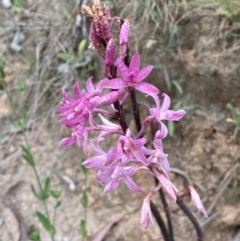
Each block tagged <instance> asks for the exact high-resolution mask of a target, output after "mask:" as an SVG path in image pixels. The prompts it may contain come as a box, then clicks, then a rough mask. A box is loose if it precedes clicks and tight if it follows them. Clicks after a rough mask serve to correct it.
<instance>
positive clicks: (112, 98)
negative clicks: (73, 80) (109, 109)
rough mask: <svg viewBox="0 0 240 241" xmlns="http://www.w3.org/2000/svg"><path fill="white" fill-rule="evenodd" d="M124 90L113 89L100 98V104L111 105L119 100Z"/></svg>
mask: <svg viewBox="0 0 240 241" xmlns="http://www.w3.org/2000/svg"><path fill="white" fill-rule="evenodd" d="M121 92H122V91H112V92H110V93H108V94H106V95H104V96H102V97H101V98H100V101H99V105H104V106H109V105H111V104H113V103H114V102H116V101H117V100H119V98H120V96H121V94H122V93H121Z"/></svg>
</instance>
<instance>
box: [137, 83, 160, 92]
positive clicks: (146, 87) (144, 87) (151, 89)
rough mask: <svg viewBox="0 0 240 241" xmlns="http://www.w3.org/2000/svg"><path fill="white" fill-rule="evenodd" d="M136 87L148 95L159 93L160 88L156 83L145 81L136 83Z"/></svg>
mask: <svg viewBox="0 0 240 241" xmlns="http://www.w3.org/2000/svg"><path fill="white" fill-rule="evenodd" d="M135 89H137V90H139V91H140V92H143V93H145V94H147V95H157V94H158V93H159V90H158V89H157V88H156V87H155V86H154V85H151V84H148V83H143V82H141V83H137V84H136V85H135Z"/></svg>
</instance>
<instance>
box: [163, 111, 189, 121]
mask: <svg viewBox="0 0 240 241" xmlns="http://www.w3.org/2000/svg"><path fill="white" fill-rule="evenodd" d="M185 114H186V111H184V110H177V111H175V110H168V111H165V112H162V113H160V120H169V121H179V120H180V119H181V118H182V117H183V116H184V115H185Z"/></svg>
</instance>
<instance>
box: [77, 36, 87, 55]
mask: <svg viewBox="0 0 240 241" xmlns="http://www.w3.org/2000/svg"><path fill="white" fill-rule="evenodd" d="M86 45H87V40H86V39H83V40H82V41H81V42H80V44H79V45H78V55H79V56H81V55H82V54H83V52H84V50H85V48H86Z"/></svg>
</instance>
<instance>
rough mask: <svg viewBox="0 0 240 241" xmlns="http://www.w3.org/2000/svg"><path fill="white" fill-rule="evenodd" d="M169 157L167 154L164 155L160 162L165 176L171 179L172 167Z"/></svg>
mask: <svg viewBox="0 0 240 241" xmlns="http://www.w3.org/2000/svg"><path fill="white" fill-rule="evenodd" d="M167 157H168V155H167V154H163V157H162V158H161V162H160V167H161V169H162V170H163V172H164V173H165V175H166V176H167V178H169V179H170V166H169V162H168V159H167Z"/></svg>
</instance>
